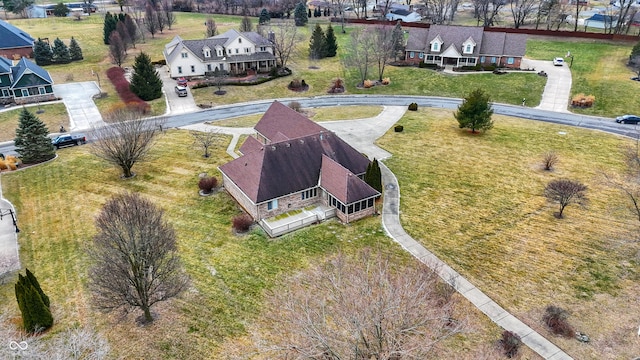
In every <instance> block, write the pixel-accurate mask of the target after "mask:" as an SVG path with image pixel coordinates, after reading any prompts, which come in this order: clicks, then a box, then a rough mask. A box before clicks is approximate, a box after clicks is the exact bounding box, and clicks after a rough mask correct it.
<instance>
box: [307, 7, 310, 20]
mask: <svg viewBox="0 0 640 360" xmlns="http://www.w3.org/2000/svg"><path fill="white" fill-rule="evenodd" d="M309 18H311V9H308V10H307V19H309Z"/></svg>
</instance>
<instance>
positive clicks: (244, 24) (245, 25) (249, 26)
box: [240, 15, 253, 32]
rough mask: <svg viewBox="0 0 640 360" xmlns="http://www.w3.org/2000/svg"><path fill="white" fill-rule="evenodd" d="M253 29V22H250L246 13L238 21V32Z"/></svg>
mask: <svg viewBox="0 0 640 360" xmlns="http://www.w3.org/2000/svg"><path fill="white" fill-rule="evenodd" d="M250 31H253V24H252V23H251V19H249V17H248V16H247V15H245V16H243V17H242V21H241V22H240V32H250Z"/></svg>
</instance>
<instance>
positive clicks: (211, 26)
mask: <svg viewBox="0 0 640 360" xmlns="http://www.w3.org/2000/svg"><path fill="white" fill-rule="evenodd" d="M204 24H205V26H206V27H207V29H206V30H205V32H204V37H206V38H210V37H212V36H216V35H218V27H217V26H216V21H215V20H213V17H211V16H209V17H208V18H207V21H205V23H204Z"/></svg>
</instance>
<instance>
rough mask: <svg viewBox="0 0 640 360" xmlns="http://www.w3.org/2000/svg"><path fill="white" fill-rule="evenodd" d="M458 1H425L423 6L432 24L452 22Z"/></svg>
mask: <svg viewBox="0 0 640 360" xmlns="http://www.w3.org/2000/svg"><path fill="white" fill-rule="evenodd" d="M458 2H459V1H458V0H425V1H424V4H425V5H426V7H427V11H428V12H429V14H430V15H431V21H433V23H434V24H444V23H447V22H451V21H453V18H454V17H455V14H456V10H457V8H458Z"/></svg>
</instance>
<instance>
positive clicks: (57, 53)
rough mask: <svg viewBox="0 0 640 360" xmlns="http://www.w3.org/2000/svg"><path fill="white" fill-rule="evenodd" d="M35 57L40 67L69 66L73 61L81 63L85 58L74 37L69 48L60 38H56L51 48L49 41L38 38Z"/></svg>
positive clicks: (34, 47)
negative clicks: (52, 65)
mask: <svg viewBox="0 0 640 360" xmlns="http://www.w3.org/2000/svg"><path fill="white" fill-rule="evenodd" d="M33 57H34V59H35V61H36V64H38V65H40V66H44V65H51V64H68V63H70V62H72V61H80V60H82V59H83V58H84V57H83V56H82V49H81V48H80V45H79V44H78V42H77V41H76V39H74V38H73V36H72V37H71V41H70V42H69V46H67V45H66V44H65V43H64V42H63V41H62V40H60V38H56V39H55V40H54V41H53V46H50V45H49V42H48V41H44V40H42V39H40V38H38V40H37V41H36V42H35V43H34V44H33Z"/></svg>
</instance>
